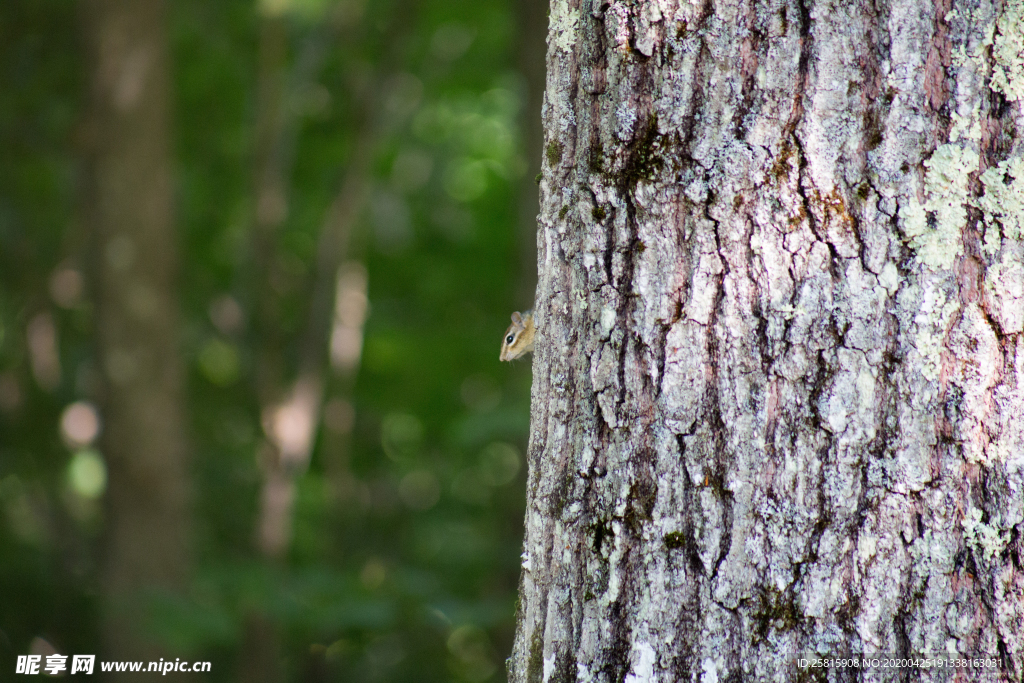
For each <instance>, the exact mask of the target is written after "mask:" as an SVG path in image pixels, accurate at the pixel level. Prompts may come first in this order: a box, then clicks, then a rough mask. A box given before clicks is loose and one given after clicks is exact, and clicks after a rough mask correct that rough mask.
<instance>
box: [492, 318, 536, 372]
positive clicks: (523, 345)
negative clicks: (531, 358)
mask: <svg viewBox="0 0 1024 683" xmlns="http://www.w3.org/2000/svg"><path fill="white" fill-rule="evenodd" d="M536 332H537V328H536V327H534V324H533V310H532V309H531V310H529V311H527V312H526V313H520V312H519V311H516V312H515V313H513V314H512V324H511V325H509V327H508V329H507V330H505V338H504V339H502V340H501V356H500V358H501V360H515V359H516V358H519V357H520V356H525V355H526V354H528V353H530V352H531V351H533V337H534V334H535V333H536Z"/></svg>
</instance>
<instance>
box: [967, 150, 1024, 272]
mask: <svg viewBox="0 0 1024 683" xmlns="http://www.w3.org/2000/svg"><path fill="white" fill-rule="evenodd" d="M1007 181H1009V182H1007ZM981 184H982V185H984V186H985V194H984V195H983V196H982V197H980V198H979V199H978V202H977V205H978V208H979V209H981V210H982V211H984V212H985V224H986V230H985V240H984V249H985V251H986V252H988V253H990V254H994V253H996V252H997V251H998V250H999V244H1000V241H999V230H998V227H997V226H996V225H995V221H996V220H997V221H998V223H999V226H1000V227H1002V235H1003V237H1005V238H1006V239H1009V240H1019V239H1021V236H1022V235H1024V225H1022V222H1024V159H1021V158H1017V159H1007V160H1006V161H1003V162H1001V163H1000V164H998V165H997V166H993V167H992V168H990V169H988V170H987V171H985V172H984V173H982V174H981Z"/></svg>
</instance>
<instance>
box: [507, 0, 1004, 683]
mask: <svg viewBox="0 0 1024 683" xmlns="http://www.w3.org/2000/svg"><path fill="white" fill-rule="evenodd" d="M1022 26H1024V5H1022V3H1021V2H1020V0H1009V1H1008V2H1007V3H1006V4H1005V5H1004V4H1000V3H997V4H989V3H987V2H982V3H981V4H980V5H977V4H968V3H959V2H954V3H953V4H952V6H951V5H950V4H949V2H948V1H946V0H944V1H940V2H938V3H936V4H934V5H932V4H922V3H921V2H919V1H918V0H894V1H893V2H891V3H876V2H867V1H865V0H858V1H855V2H851V3H836V4H820V5H818V4H811V3H809V2H803V1H800V0H794V1H782V2H776V1H772V2H764V3H747V2H723V1H721V0H709V1H707V2H704V3H690V2H683V1H682V0H633V1H625V0H620V1H617V2H597V1H595V2H589V1H588V0H570V1H568V2H567V0H553V2H552V7H551V15H550V28H549V35H548V81H547V92H546V97H545V105H544V112H543V117H544V126H545V133H546V137H545V153H544V179H543V181H542V184H541V190H542V194H541V214H540V232H541V234H540V240H539V244H540V254H539V258H538V260H539V264H538V266H539V284H538V289H537V301H536V315H537V321H538V325H539V331H538V340H537V345H536V348H537V351H536V355H535V360H534V385H533V408H532V411H533V412H532V430H531V439H530V450H529V460H530V476H529V482H528V490H527V496H528V501H527V514H526V544H525V552H524V559H523V578H522V588H521V607H520V614H519V625H518V632H517V639H516V646H515V649H514V652H513V657H512V659H511V660H510V678H511V680H514V681H574V680H579V681H623V680H625V681H635V682H639V681H645V682H646V681H666V682H667V681H691V680H693V681H698V680H699V681H705V682H706V681H725V680H728V681H740V680H742V681H749V680H763V681H789V680H798V679H799V680H852V679H854V678H857V679H860V677H861V676H863V677H864V678H863V679H864V680H896V679H905V677H907V678H909V679H911V680H918V679H919V676H921V675H922V674H921V672H917V671H914V672H911V671H907V670H904V671H903V672H902V673H899V674H898V675H897V674H892V675H890V671H889V670H886V669H882V668H877V669H869V671H868V672H865V673H863V674H862V673H851V672H849V671H838V670H833V671H824V670H821V669H818V670H810V669H801V668H800V667H799V663H798V662H795V661H794V659H795V658H796V657H797V656H798V655H801V654H803V655H804V656H807V657H812V656H823V655H831V656H845V655H860V654H862V653H864V654H868V653H870V654H882V653H887V654H891V655H899V656H909V655H942V656H956V655H986V656H989V657H994V658H996V659H997V660H998V666H997V668H995V669H988V670H980V669H978V668H972V669H961V670H959V671H957V672H955V673H954V672H950V671H946V670H943V671H935V672H933V673H931V674H923V675H925V676H926V680H998V681H1003V680H1006V681H1009V680H1013V681H1020V680H1022V676H1024V571H1022V559H1024V547H1022V540H1021V536H1022V534H1021V531H1022V516H1024V472H1022V469H1024V334H1022V331H1024V264H1022V262H1024V248H1022V243H1021V223H1019V222H1018V221H1022V222H1024V218H1022V216H1024V212H1022V206H1021V197H1022V196H1024V162H1022V161H1021V158H1022V155H1021V137H1020V134H1019V133H1018V131H1020V130H1022V125H1024V115H1022V107H1021V101H1020V98H1021V97H1022V96H1024V63H1022V58H1021V55H1020V53H1019V50H1020V49H1021V47H1020V46H1021V41H1022V39H1024V38H1022V33H1024V32H1022ZM860 671H864V669H860ZM928 676H934V678H927V677H928Z"/></svg>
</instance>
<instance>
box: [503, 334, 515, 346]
mask: <svg viewBox="0 0 1024 683" xmlns="http://www.w3.org/2000/svg"><path fill="white" fill-rule="evenodd" d="M515 339H516V336H515V335H514V334H510V335H508V336H507V337H505V343H506V344H511V343H512V342H514V341H515Z"/></svg>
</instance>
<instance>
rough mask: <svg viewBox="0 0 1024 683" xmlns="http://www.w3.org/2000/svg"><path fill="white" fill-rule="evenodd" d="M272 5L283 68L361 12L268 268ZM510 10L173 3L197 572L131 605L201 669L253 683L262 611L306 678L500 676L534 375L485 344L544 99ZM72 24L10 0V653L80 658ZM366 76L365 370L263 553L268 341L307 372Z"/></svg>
mask: <svg viewBox="0 0 1024 683" xmlns="http://www.w3.org/2000/svg"><path fill="white" fill-rule="evenodd" d="M339 3H340V4H339ZM257 5H259V6H260V7H263V8H264V11H268V12H280V13H281V16H283V17H284V19H285V21H286V24H287V27H288V41H289V46H290V47H289V54H288V67H289V69H292V68H293V67H295V65H296V63H297V62H298V60H299V59H300V58H301V57H302V54H303V49H304V46H306V45H308V44H309V41H311V40H314V39H316V38H317V36H322V35H323V32H324V31H330V30H335V29H333V28H331V27H332V26H333V25H332V24H331V23H330V22H332V21H341V19H338V17H342V18H343V19H344V22H347V23H345V28H342V29H338V30H340V31H341V35H340V37H336V38H331V39H328V40H326V41H325V42H324V44H325V45H327V49H326V51H325V52H324V54H323V58H322V63H321V64H320V66H319V68H318V69H317V70H316V71H315V73H314V74H313V77H312V78H311V79H310V82H309V83H307V84H304V85H302V86H301V87H298V88H297V89H296V91H295V93H294V96H293V97H292V98H291V99H290V100H289V102H288V107H289V111H292V112H294V113H295V126H294V131H293V134H292V137H291V138H289V139H290V140H291V142H290V143H289V144H292V145H293V147H294V149H293V153H292V155H291V159H292V162H291V165H290V167H289V169H288V172H287V178H286V182H287V186H288V211H287V216H286V218H285V220H284V222H283V224H282V225H281V227H280V230H279V231H278V232H277V233H275V235H274V236H273V244H272V245H271V248H272V253H273V257H272V259H271V263H270V272H271V276H270V277H263V275H264V274H263V273H261V272H259V271H258V269H257V265H256V263H255V261H254V257H253V251H252V250H253V246H252V245H253V234H252V230H253V227H252V226H253V223H254V217H255V208H254V200H253V182H254V181H253V167H252V164H253V161H254V157H255V153H256V152H255V139H256V136H255V131H254V124H255V119H256V107H257V106H259V103H258V98H257V93H256V90H257V63H258V59H257V46H258V41H259V22H260V15H259V14H258V13H257ZM342 5H344V7H343V6H342ZM271 6H272V7H271ZM516 7H517V6H516V4H515V3H512V2H509V0H486V1H481V0H474V1H470V0H427V1H425V2H418V3H415V4H413V5H412V6H411V7H408V6H406V5H404V4H402V3H400V2H398V0H394V1H392V2H384V3H375V2H366V3H359V2H356V1H355V0H339V1H338V3H334V2H329V1H328V0H302V1H301V2H296V1H294V0H293V1H292V2H264V3H254V2H252V0H222V1H219V2H213V3H211V2H205V1H202V0H182V1H180V2H176V3H171V9H172V15H171V18H170V26H169V30H170V35H171V38H172V51H173V63H174V71H173V83H174V86H173V90H174V125H173V130H174V135H175V141H176V148H175V156H176V163H177V166H176V169H175V171H176V174H175V183H176V197H177V207H176V209H177V216H176V222H177V225H178V227H179V230H180V240H179V247H180V255H179V259H178V261H179V264H180V266H179V270H180V274H179V278H178V280H179V282H180V289H179V296H180V299H179V308H180V311H181V327H180V339H181V348H182V350H183V354H184V361H185V366H186V368H187V402H188V405H187V410H188V411H189V419H190V433H189V440H190V444H191V449H192V458H193V467H192V476H193V481H192V483H191V487H190V488H191V490H192V492H193V501H194V516H195V517H194V529H193V534H192V545H193V549H194V558H195V572H194V578H193V581H192V583H191V587H190V588H189V590H188V591H187V593H185V594H180V595H179V594H175V595H172V594H147V595H143V596H139V598H138V600H139V610H140V611H145V612H146V613H147V614H148V615H149V623H150V628H151V630H152V632H153V633H154V634H155V635H156V636H157V637H158V638H159V639H160V640H161V641H162V642H164V643H165V644H166V646H167V647H168V648H170V650H171V651H172V652H173V653H174V656H180V657H182V658H190V659H204V660H210V661H212V662H213V667H212V669H213V670H212V673H211V674H210V676H209V677H208V678H209V680H211V681H231V680H236V679H237V672H238V668H239V666H240V664H241V661H240V658H241V657H242V654H241V653H242V649H243V644H244V640H245V637H246V636H245V633H246V628H245V627H246V623H247V619H249V618H250V617H251V616H252V615H253V614H259V615H263V616H265V617H266V618H268V619H269V620H270V622H271V623H272V624H273V625H274V627H275V629H276V632H277V634H278V636H279V637H280V639H281V652H282V661H281V666H282V667H283V671H284V672H285V675H286V679H287V680H306V679H307V678H309V679H310V680H312V679H313V674H312V673H310V672H311V671H318V672H321V674H320V675H321V678H316V680H345V681H373V680H389V681H416V682H427V681H434V680H436V681H471V682H473V683H480V682H482V681H501V680H504V675H505V674H504V666H503V660H504V658H505V657H507V656H508V654H509V652H510V649H511V639H512V634H513V629H514V605H515V592H516V587H517V582H518V578H519V571H520V569H519V562H520V559H519V552H520V549H521V539H522V526H521V524H522V521H521V520H522V517H523V498H524V486H525V483H524V482H525V459H524V457H523V451H524V448H525V441H526V433H527V428H528V419H529V417H528V412H529V411H528V407H529V406H528V404H529V380H530V377H529V371H528V369H527V367H528V365H524V364H518V365H511V366H503V365H500V364H499V363H498V360H497V355H498V347H499V341H500V334H501V331H502V330H503V329H504V326H505V324H506V321H507V316H508V313H509V311H511V310H514V308H516V307H517V305H518V304H521V303H522V302H513V301H511V300H510V298H509V293H510V292H511V290H512V283H511V278H512V277H513V275H514V274H515V273H517V272H519V264H518V263H517V262H516V259H517V258H518V257H517V254H518V250H517V248H516V244H515V239H516V238H515V233H516V225H515V222H516V220H517V218H516V216H517V209H516V202H517V200H518V198H519V196H520V193H521V184H522V181H523V178H522V176H523V174H524V173H525V169H526V164H525V163H524V158H525V155H526V153H527V152H526V151H525V150H523V148H522V144H521V140H520V133H519V129H520V127H521V121H522V117H523V116H525V115H531V116H535V115H537V113H536V112H524V111H523V110H522V106H521V102H522V101H523V99H524V88H525V87H526V86H525V85H524V83H523V79H522V77H521V76H520V75H519V74H518V73H517V72H516V71H515V70H514V58H515V54H514V50H515V48H516V44H517V41H516V37H515V36H514V35H513V34H512V33H511V30H512V29H510V27H514V26H515V25H516V20H515V17H514V14H513V13H514V12H515V11H517V9H516ZM339 8H340V9H339ZM346 8H347V9H346ZM345 17H347V18H345ZM353 17H354V18H353ZM77 18H78V15H77V14H76V12H74V11H72V8H71V6H70V5H69V3H67V2H66V0H12V1H11V2H5V3H2V5H0V91H2V92H3V93H4V97H3V98H0V145H2V149H0V153H2V154H3V158H4V163H3V164H0V557H2V558H3V561H2V562H0V593H2V594H3V595H5V596H8V597H7V598H5V600H4V610H3V611H2V613H0V652H2V653H4V655H5V656H4V657H3V658H2V659H3V660H4V661H12V659H13V656H14V655H17V654H25V653H27V652H28V644H29V642H30V641H31V640H32V639H33V638H35V637H37V636H38V637H43V638H45V639H47V640H49V641H50V642H52V643H54V645H56V646H57V647H58V650H59V651H61V652H62V653H65V654H71V653H80V654H81V653H101V652H102V650H101V647H102V646H101V638H100V630H99V629H100V622H99V618H98V615H99V613H100V612H101V610H102V607H103V605H102V602H101V598H100V597H98V596H100V595H101V591H100V588H101V582H100V581H101V578H102V574H101V572H102V558H103V556H102V551H103V546H102V544H101V543H100V539H101V538H102V535H103V531H104V521H105V520H104V514H103V511H102V506H101V504H100V503H99V502H97V501H92V500H86V499H83V498H82V497H81V496H78V497H77V498H76V495H77V494H75V493H74V490H73V489H71V488H69V486H68V484H67V481H68V476H69V474H68V473H69V467H70V466H71V464H72V462H73V461H74V457H73V456H74V451H73V450H72V449H71V448H70V447H69V446H68V445H67V444H65V443H64V442H63V441H62V440H61V437H60V434H59V430H58V425H59V421H60V415H61V412H62V410H63V409H64V408H65V407H66V406H67V405H68V404H70V403H72V402H73V401H76V400H82V399H89V398H92V397H93V396H94V392H95V391H96V388H97V384H96V381H95V378H96V375H97V373H98V369H97V368H98V367H99V366H100V364H99V361H98V360H97V359H96V358H95V357H94V348H93V347H94V337H93V334H94V330H93V328H92V310H93V309H92V304H91V303H90V300H89V295H88V291H87V290H82V291H80V292H78V293H77V294H74V292H72V294H74V296H71V295H69V296H68V297H67V298H65V299H62V300H58V299H60V297H63V296H64V294H66V293H67V292H71V290H72V289H73V287H72V285H71V284H68V285H67V287H71V289H67V287H65V289H60V287H62V286H63V285H60V286H58V285H55V284H54V283H59V282H64V281H63V280H60V277H62V276H61V275H60V274H61V273H64V272H73V273H75V274H78V275H79V276H88V273H89V263H90V259H91V258H93V255H91V254H90V253H89V251H88V249H87V245H88V240H87V239H86V238H85V236H83V235H82V234H81V228H80V225H81V221H80V220H79V216H78V210H79V209H78V201H79V194H78V193H79V192H80V186H79V179H80V171H81V167H80V159H81V153H82V144H84V143H83V141H82V140H81V139H79V138H81V137H82V136H84V135H87V133H88V131H84V130H82V129H81V127H80V126H79V124H78V122H79V121H81V116H82V103H83V102H84V99H85V98H84V92H83V88H84V83H85V82H86V81H87V73H86V72H85V71H83V69H85V68H86V66H87V65H86V64H85V60H84V59H83V57H82V54H81V53H80V51H79V50H80V49H81V39H80V31H81V28H80V27H79V26H77V25H76V20H77ZM344 22H343V23H344ZM361 79H363V80H365V79H370V81H372V84H371V85H370V87H368V88H367V87H364V85H365V84H362V83H361ZM367 92H370V93H377V94H380V97H381V102H382V105H381V106H382V108H381V109H380V110H377V111H376V113H375V114H374V115H373V117H372V118H373V125H374V126H375V128H374V131H375V132H374V135H376V136H377V137H376V143H375V145H374V148H373V149H372V151H371V155H372V160H371V163H370V164H369V165H368V167H369V171H368V173H369V177H368V178H367V187H368V190H367V192H366V195H365V196H366V204H365V207H364V210H362V211H361V212H360V213H359V220H358V221H357V224H356V226H355V229H354V233H353V237H352V241H351V247H350V254H349V255H350V256H351V257H353V258H356V259H358V260H360V261H362V262H363V263H364V264H365V266H366V270H367V272H368V276H369V284H368V296H369V310H370V314H369V317H368V319H367V321H366V326H365V338H364V339H363V347H362V348H363V354H362V362H361V365H360V367H359V370H358V372H357V374H356V375H355V377H354V379H350V378H346V377H343V376H340V375H336V376H332V377H331V378H330V379H329V381H328V383H327V387H326V389H327V395H326V396H325V399H326V402H327V403H328V406H329V407H330V406H334V408H335V409H336V410H335V412H336V413H337V415H339V416H340V417H336V418H334V419H333V422H332V419H327V420H325V423H324V424H323V425H322V426H321V428H320V430H319V432H318V437H317V442H316V447H315V449H314V453H313V458H312V461H311V463H310V466H309V468H308V470H306V471H305V472H303V473H302V474H301V475H300V476H299V477H298V479H297V491H296V502H295V509H294V520H293V537H292V542H291V544H290V547H289V552H288V556H287V557H286V558H285V559H284V560H283V561H282V562H280V563H277V564H273V563H269V562H267V561H265V560H264V559H263V558H262V557H261V556H260V554H259V552H258V551H257V550H256V549H255V544H254V541H253V537H254V529H255V527H256V524H257V518H258V506H259V492H260V484H261V477H262V474H261V469H260V466H261V465H260V458H261V457H262V456H261V453H263V452H264V449H265V441H266V437H265V435H264V431H263V430H264V415H263V414H262V410H263V406H262V405H261V401H262V400H263V399H262V398H261V396H260V394H259V387H260V379H259V377H260V373H261V372H263V371H264V370H265V367H264V366H263V363H264V359H263V356H261V350H265V349H267V348H272V349H274V354H273V357H274V359H275V362H278V363H279V364H280V367H279V368H277V371H278V372H279V373H280V374H281V376H282V377H283V378H284V379H285V380H288V379H291V378H294V377H295V375H296V374H297V372H298V359H299V357H300V355H301V353H302V349H301V346H302V339H303V334H304V332H305V330H306V327H307V321H308V319H309V315H310V300H311V295H310V292H311V291H312V286H313V282H314V279H315V277H316V272H317V266H316V259H317V254H318V249H319V247H318V240H319V239H320V234H321V228H322V226H323V224H324V220H325V215H326V214H327V212H328V209H329V207H330V206H331V204H332V202H333V201H334V199H335V197H336V195H337V192H338V190H339V187H340V186H341V184H342V182H343V179H344V177H345V174H346V172H347V171H348V169H349V168H351V166H352V164H353V163H354V154H355V150H356V149H357V148H358V146H359V143H360V141H361V139H362V137H361V136H364V135H366V134H367V128H366V126H364V124H363V118H364V112H363V106H362V104H363V103H362V101H361V100H359V99H357V98H356V97H355V96H354V95H353V93H367ZM537 153H538V154H539V150H538V152H537ZM559 153H560V152H559ZM527 184H528V185H529V186H530V187H533V185H532V183H529V182H528V179H527ZM59 276H60V277H59ZM69 277H70V276H69ZM65 279H67V278H65ZM72 279H73V278H72ZM86 279H87V277H86ZM68 282H71V280H68ZM72 284H73V283H72ZM261 286H266V287H268V288H269V291H270V292H271V294H272V301H273V306H272V308H271V310H270V313H269V314H267V315H269V316H270V320H272V325H271V326H270V327H269V328H261V327H260V326H259V325H257V324H256V322H255V319H256V316H257V303H258V297H259V294H258V292H259V291H260V287H261ZM65 290H67V291H65ZM62 292H63V293H62ZM40 314H45V315H48V316H50V319H51V320H52V322H53V327H54V329H55V330H56V339H57V350H58V354H59V361H60V367H59V376H58V381H57V383H56V385H55V386H50V387H43V386H40V384H39V382H38V381H37V378H36V375H35V374H34V371H33V369H32V364H31V360H32V351H31V349H29V348H28V347H29V343H28V342H27V341H26V339H27V336H26V334H27V332H26V329H27V328H28V326H29V325H30V323H31V322H32V320H34V319H36V318H37V316H39V315H40ZM332 400H333V401H335V403H331V401H332ZM347 405H351V408H352V409H354V412H353V413H352V414H353V415H354V418H353V420H352V421H351V425H350V428H349V427H346V426H345V425H344V424H343V423H344V422H345V420H346V419H348V418H346V417H345V416H346V415H348V413H346V408H345V406H347ZM339 425H341V426H340V427H339ZM90 453H91V451H90ZM90 457H93V460H90V461H89V463H94V461H96V462H99V460H98V459H96V458H95V457H94V456H90ZM79 460H81V458H79ZM94 469H95V468H94ZM97 476H98V475H97Z"/></svg>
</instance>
